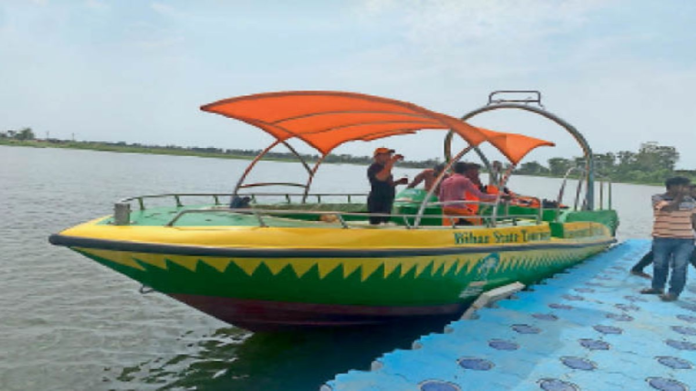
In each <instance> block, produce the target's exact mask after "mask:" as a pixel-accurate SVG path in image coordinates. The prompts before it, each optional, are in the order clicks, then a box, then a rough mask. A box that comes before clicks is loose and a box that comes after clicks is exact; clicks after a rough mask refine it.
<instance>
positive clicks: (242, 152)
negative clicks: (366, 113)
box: [0, 128, 440, 168]
mask: <svg viewBox="0 0 696 391" xmlns="http://www.w3.org/2000/svg"><path fill="white" fill-rule="evenodd" d="M3 140H5V142H4V144H19V143H21V145H31V146H37V147H40V146H43V147H55V148H71V149H89V150H96V151H111V152H132V153H151V154H162V155H182V156H207V157H221V158H230V159H253V158H254V157H256V156H257V155H258V154H259V153H261V151H262V150H261V149H224V148H216V147H180V146H177V145H148V144H140V143H126V142H125V141H118V142H109V141H71V140H59V139H54V138H47V139H36V137H35V135H34V132H33V131H32V130H31V128H25V129H22V130H20V131H12V130H9V131H7V132H0V143H3ZM300 156H302V158H303V159H305V160H306V161H307V162H316V161H317V160H318V159H319V158H320V156H319V155H316V154H300ZM265 159H268V160H282V161H297V157H296V156H295V155H294V154H293V153H291V152H289V151H288V152H269V153H268V154H266V156H265ZM324 162H326V163H345V164H363V165H367V164H370V163H371V162H372V158H371V157H369V156H353V155H347V154H331V155H328V156H327V157H326V158H325V159H324ZM438 163H440V161H438V160H437V159H427V160H422V161H404V162H403V163H401V164H399V165H400V166H401V167H412V168H429V167H433V166H435V165H436V164H438Z"/></svg>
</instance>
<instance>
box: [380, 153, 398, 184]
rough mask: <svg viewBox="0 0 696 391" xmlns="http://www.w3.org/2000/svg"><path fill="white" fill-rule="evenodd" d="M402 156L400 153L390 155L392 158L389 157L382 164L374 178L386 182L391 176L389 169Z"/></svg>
mask: <svg viewBox="0 0 696 391" xmlns="http://www.w3.org/2000/svg"><path fill="white" fill-rule="evenodd" d="M403 158H404V157H403V156H401V155H394V156H392V158H391V159H389V161H388V162H387V164H385V165H384V168H383V169H382V171H380V172H378V173H377V174H376V175H375V178H377V180H378V181H380V182H387V181H388V180H389V177H390V176H391V170H392V168H393V167H394V164H395V163H396V162H397V161H399V160H401V159H403ZM390 184H391V185H393V183H390Z"/></svg>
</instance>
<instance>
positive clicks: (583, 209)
mask: <svg viewBox="0 0 696 391" xmlns="http://www.w3.org/2000/svg"><path fill="white" fill-rule="evenodd" d="M533 93H534V94H538V93H537V92H533ZM501 96H502V97H506V96H507V95H505V94H502V93H501V92H496V93H492V94H491V95H490V96H489V101H488V103H487V104H486V105H484V106H483V107H481V108H479V109H476V110H474V111H472V112H470V113H468V114H467V115H465V116H464V117H462V118H455V117H451V116H448V115H445V114H442V113H438V112H434V111H431V110H428V109H425V108H423V107H420V106H417V105H414V104H412V103H408V102H403V101H399V100H394V99H387V98H382V97H377V96H371V95H364V94H358V93H349V92H334V91H293V92H274V93H263V94H256V95H249V96H242V97H236V98H231V99H225V100H221V101H218V102H215V103H211V104H208V105H205V106H202V107H201V109H202V110H203V111H206V112H211V113H216V114H220V115H223V116H226V117H229V118H233V119H236V120H239V121H243V122H245V123H247V124H249V125H252V126H253V127H254V128H257V129H261V130H262V131H265V132H266V133H268V134H270V135H271V136H273V138H274V141H273V143H272V144H271V145H269V146H268V147H267V148H266V149H264V150H263V151H262V152H261V153H260V154H259V155H258V156H257V157H256V158H255V159H254V160H252V161H251V162H250V164H249V166H248V168H247V169H246V171H245V172H244V173H243V174H242V175H241V177H240V179H239V181H238V183H237V184H236V186H235V188H234V190H233V191H231V192H230V193H227V194H182V193H170V194H157V195H141V196H135V197H129V198H126V199H123V200H121V201H119V202H117V203H115V206H114V213H113V215H109V216H104V217H100V218H97V219H95V220H92V221H89V222H86V223H84V224H80V225H77V226H75V227H72V228H69V229H66V230H64V231H62V232H60V233H58V234H54V235H51V236H50V239H49V240H50V242H51V243H52V244H54V245H59V246H65V247H68V248H70V249H71V250H73V251H75V252H77V253H80V254H82V255H84V256H86V257H87V258H90V259H92V260H94V261H96V262H98V263H100V264H102V265H104V266H106V267H108V268H110V269H112V270H114V271H116V272H119V273H122V274H124V275H126V276H128V277H130V278H132V279H133V280H136V281H137V282H139V283H140V284H142V285H143V287H144V289H147V290H154V291H157V292H160V293H163V294H165V295H167V296H169V297H171V298H173V299H175V300H178V301H180V302H183V303H185V304H187V305H189V306H191V307H194V308H196V309H198V310H200V311H202V312H204V313H206V314H209V315H211V316H214V317H216V318H218V319H220V320H222V321H225V322H228V323H230V324H233V325H236V326H239V327H242V328H246V329H250V330H269V329H285V328H310V327H335V326H356V325H372V324H382V323H387V322H393V321H401V320H404V319H414V318H418V319H427V318H436V317H455V316H457V315H459V314H461V313H462V312H463V311H464V310H465V309H466V307H467V306H468V305H470V304H471V303H472V302H473V300H475V299H476V297H477V296H479V295H480V294H481V293H482V292H483V291H486V290H490V289H493V288H496V287H499V286H502V285H506V284H509V283H512V282H516V281H519V282H521V283H524V284H531V283H535V282H538V281H540V280H542V279H544V278H547V277H549V276H551V275H553V274H554V273H558V272H560V271H562V270H564V269H566V268H569V267H571V266H573V265H575V264H577V263H579V262H582V261H583V260H584V259H587V258H588V257H590V256H592V255H594V254H597V253H599V252H601V251H604V250H605V249H607V247H609V246H611V245H612V244H613V243H614V242H615V239H614V237H615V232H616V228H617V225H618V217H617V214H616V212H615V211H614V210H612V209H611V191H610V188H611V183H610V182H608V181H597V180H596V179H595V177H594V170H593V167H594V161H593V155H592V150H591V148H590V146H589V144H588V143H587V142H586V140H585V138H584V137H583V136H582V135H581V134H580V133H579V132H578V131H577V130H576V129H575V128H574V127H573V126H572V125H570V124H569V123H567V122H566V121H564V120H562V119H561V118H559V117H557V116H555V115H553V114H551V113H550V112H548V111H546V110H545V109H544V108H543V106H541V95H540V94H538V95H536V96H538V99H533V98H525V99H505V98H501ZM535 103H536V104H535ZM491 110H524V111H527V112H531V113H534V114H537V115H541V116H543V117H545V118H548V119H549V120H551V121H553V122H555V123H556V124H558V125H559V126H560V127H561V128H563V129H565V130H566V131H568V132H570V133H571V134H572V135H573V136H574V137H575V139H576V140H577V141H578V143H579V144H580V146H581V147H582V149H583V152H584V155H585V164H584V167H581V168H578V169H577V172H576V174H577V175H576V176H579V179H578V185H577V191H576V199H575V202H574V204H571V205H569V206H563V205H562V201H563V194H564V190H565V186H566V183H567V181H568V179H569V178H570V176H571V175H574V174H572V173H570V172H569V174H568V175H567V176H566V178H564V180H563V185H562V188H561V191H560V192H559V197H558V199H557V200H552V201H553V202H548V201H545V200H539V199H538V198H536V197H534V196H527V199H532V200H537V201H538V202H535V203H532V204H531V205H530V204H529V203H516V202H515V198H513V199H512V200H510V201H508V200H507V197H502V196H501V195H500V194H499V195H498V197H497V200H496V201H495V202H487V203H486V202H479V201H467V202H471V203H475V204H477V206H478V208H477V209H478V211H477V212H476V215H475V216H452V214H451V213H445V212H446V210H447V208H446V205H445V203H442V202H440V201H439V200H438V199H437V197H436V195H435V194H433V191H425V190H416V189H407V190H405V191H403V192H401V193H399V194H398V195H397V197H396V200H395V204H394V209H393V211H392V213H391V215H390V216H389V222H388V223H386V224H381V225H370V224H369V223H368V219H369V217H370V214H369V213H368V211H367V208H366V203H365V200H366V197H365V195H364V194H338V193H332V194H326V193H324V194H319V193H313V192H312V191H311V187H312V181H313V179H314V177H315V174H316V173H317V170H318V169H319V168H320V167H321V165H322V162H323V161H324V160H325V158H326V156H328V155H329V154H330V153H331V152H332V151H333V150H334V149H335V148H336V147H338V146H340V145H342V144H344V143H346V142H351V141H371V140H377V139H383V138H388V137H397V136H402V135H408V134H414V133H418V132H420V131H426V130H427V131H441V132H443V134H444V135H445V137H444V139H445V151H446V153H445V162H446V169H445V171H447V170H449V169H450V168H451V167H452V166H453V164H454V163H455V162H457V161H460V160H461V159H462V158H463V157H464V156H466V155H467V154H468V153H476V154H478V155H479V157H480V158H481V160H482V162H483V163H484V165H485V166H486V167H487V168H488V169H491V170H492V168H491V164H490V162H489V160H488V158H487V157H486V155H485V154H484V153H483V152H482V151H481V149H480V148H479V147H480V146H481V145H483V144H490V145H492V146H493V147H495V148H496V149H497V150H499V151H500V152H501V153H502V155H504V156H505V157H506V158H507V159H508V160H509V164H508V168H507V169H506V170H505V171H504V172H503V173H501V175H500V176H499V179H498V183H496V185H498V188H500V189H503V188H504V187H505V184H506V183H507V180H508V178H509V177H510V175H511V174H512V173H513V172H514V168H515V167H516V166H517V165H518V164H519V162H520V161H521V160H522V159H523V158H524V157H525V156H526V155H527V154H528V153H529V152H531V151H532V150H534V149H535V148H537V147H541V146H552V145H553V143H551V142H548V141H545V140H541V139H537V138H533V137H529V136H525V135H521V134H516V133H504V132H497V131H493V130H489V129H485V128H481V127H475V126H472V125H470V124H469V123H468V122H467V121H468V120H469V119H471V118H472V117H474V116H476V115H478V114H481V113H484V112H488V111H491ZM252 129H253V128H252ZM455 138H459V139H462V140H464V141H465V142H466V144H467V146H466V147H465V148H464V149H463V150H461V151H458V152H457V153H453V151H452V142H453V140H454V139H455ZM290 141H294V142H304V143H306V144H308V145H309V146H311V147H312V148H314V149H316V150H317V151H318V152H319V153H320V158H319V159H318V160H317V161H315V162H308V161H306V160H305V158H304V156H303V155H301V154H299V153H297V151H296V150H295V149H294V148H293V147H292V146H291V144H290V143H289V142H290ZM281 144H282V145H285V146H286V147H288V148H289V149H290V151H292V152H293V153H294V154H295V156H296V157H297V158H298V159H299V160H300V162H301V164H303V166H304V167H305V168H306V171H307V181H306V182H305V183H286V182H283V181H282V180H279V181H278V182H267V183H248V182H247V181H246V179H247V177H248V175H249V173H250V172H252V171H253V169H254V167H255V166H256V165H257V163H258V162H259V161H261V160H262V159H263V158H264V157H267V156H268V154H269V152H271V151H272V150H273V149H274V148H276V147H278V146H279V145H281ZM443 177H444V174H441V175H440V176H439V177H438V178H437V181H438V183H439V182H440V181H442V179H443ZM265 186H276V187H278V186H285V187H288V188H290V189H294V190H288V191H281V192H273V193H270V192H261V191H259V189H260V188H262V187H265ZM598 186H599V194H600V197H599V200H598V199H596V197H595V196H596V193H597V187H598ZM605 188H607V190H606V191H605V190H604V189H605ZM605 195H606V196H605ZM162 200H170V201H171V204H170V205H169V206H161V201H162ZM155 201H160V202H159V204H160V205H159V206H156V205H154V204H155V203H156V202H155ZM472 217H474V218H472ZM464 221H468V222H469V223H468V224H467V225H460V223H461V222H464Z"/></svg>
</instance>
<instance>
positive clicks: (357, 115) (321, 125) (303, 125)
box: [201, 91, 486, 155]
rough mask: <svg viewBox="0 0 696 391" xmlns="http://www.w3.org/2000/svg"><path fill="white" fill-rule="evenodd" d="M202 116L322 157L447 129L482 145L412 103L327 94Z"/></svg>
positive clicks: (285, 95) (240, 102)
mask: <svg viewBox="0 0 696 391" xmlns="http://www.w3.org/2000/svg"><path fill="white" fill-rule="evenodd" d="M201 110H203V111H208V112H212V113H217V114H221V115H224V116H227V117H230V118H235V119H238V120H240V121H244V122H246V123H249V124H251V125H254V126H256V127H259V128H261V129H263V130H265V131H266V132H268V133H270V134H271V135H272V136H273V137H275V138H276V139H278V140H281V141H283V140H287V139H290V138H293V137H297V138H299V139H301V140H303V141H304V142H306V143H307V144H309V145H311V146H313V147H314V148H316V149H317V150H319V151H320V152H321V153H323V154H325V155H326V154H328V153H329V152H331V150H333V149H334V148H336V147H337V146H339V145H341V144H343V143H345V142H348V141H353V140H374V139H378V138H381V137H389V136H396V135H400V134H412V133H414V132H415V131H417V130H422V129H452V130H453V131H455V132H456V133H457V134H459V135H460V136H461V137H462V138H464V139H465V140H466V141H467V142H468V143H469V144H471V145H479V144H480V143H482V142H483V141H486V136H485V135H484V134H483V133H482V132H480V131H479V130H478V129H477V128H475V127H473V126H471V125H469V124H467V123H466V122H463V121H460V120H458V119H456V118H452V117H448V116H446V115H443V114H439V113H436V112H433V111H430V110H427V109H424V108H422V107H419V106H416V105H414V104H411V103H407V102H401V101H398V100H393V99H386V98H380V97H377V96H371V95H364V94H357V93H350V92H332V91H326V92H325V91H292V92H272V93H265V94H257V95H248V96H242V97H238V98H231V99H225V100H221V101H218V102H215V103H211V104H208V105H205V106H202V107H201Z"/></svg>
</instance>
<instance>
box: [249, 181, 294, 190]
mask: <svg viewBox="0 0 696 391" xmlns="http://www.w3.org/2000/svg"><path fill="white" fill-rule="evenodd" d="M263 186H288V187H301V188H303V189H304V188H306V187H307V185H305V184H303V183H293V182H258V183H247V184H244V185H240V186H239V188H240V189H248V188H250V187H263Z"/></svg>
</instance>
